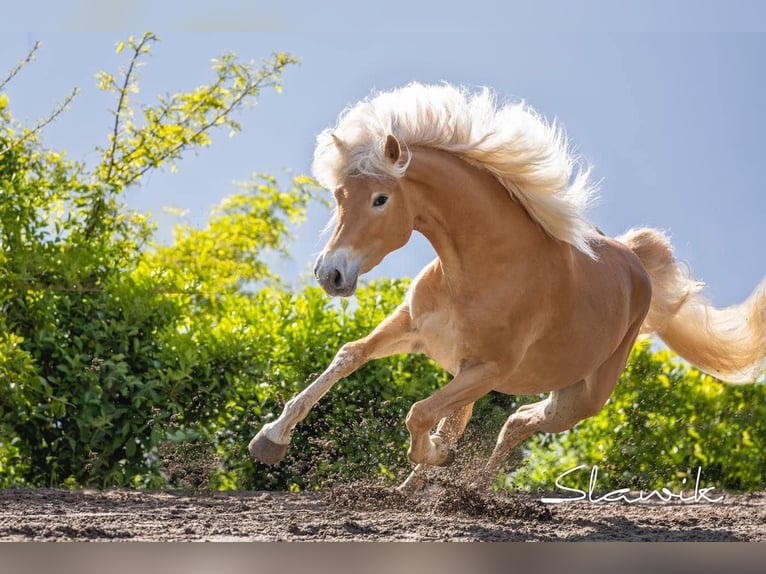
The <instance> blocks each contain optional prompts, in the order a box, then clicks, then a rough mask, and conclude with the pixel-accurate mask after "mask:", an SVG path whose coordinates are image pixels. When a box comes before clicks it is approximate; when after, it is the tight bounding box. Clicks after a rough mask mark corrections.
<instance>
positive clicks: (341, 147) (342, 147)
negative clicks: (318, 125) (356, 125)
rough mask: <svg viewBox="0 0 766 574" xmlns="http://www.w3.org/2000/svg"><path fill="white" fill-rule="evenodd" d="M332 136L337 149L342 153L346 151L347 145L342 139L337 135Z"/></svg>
mask: <svg viewBox="0 0 766 574" xmlns="http://www.w3.org/2000/svg"><path fill="white" fill-rule="evenodd" d="M330 135H332V142H333V143H334V144H335V147H337V148H338V149H339V150H340V151H343V150H345V149H346V144H345V143H343V140H342V139H340V138H339V137H338V136H336V135H335V134H330Z"/></svg>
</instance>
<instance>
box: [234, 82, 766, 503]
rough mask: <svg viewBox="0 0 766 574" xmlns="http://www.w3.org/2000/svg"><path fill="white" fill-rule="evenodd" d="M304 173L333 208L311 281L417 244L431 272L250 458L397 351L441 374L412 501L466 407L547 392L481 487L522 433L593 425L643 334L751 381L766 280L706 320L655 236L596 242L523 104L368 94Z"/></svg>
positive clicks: (427, 93) (556, 133)
mask: <svg viewBox="0 0 766 574" xmlns="http://www.w3.org/2000/svg"><path fill="white" fill-rule="evenodd" d="M312 169H313V173H314V176H315V178H316V179H317V180H318V181H319V183H320V184H321V185H323V186H324V187H326V188H328V189H331V190H333V195H334V198H335V202H336V210H335V213H334V219H333V220H331V224H332V222H333V221H334V228H333V231H332V235H331V236H330V238H329V240H328V241H327V244H326V245H325V247H324V249H323V250H322V252H321V254H320V255H319V257H318V259H317V261H316V266H315V267H314V275H315V276H316V279H317V280H318V282H319V284H320V285H321V286H322V288H323V289H324V290H325V291H326V292H327V293H328V294H329V295H331V296H340V297H349V296H351V295H353V294H354V292H355V289H356V286H357V282H358V278H359V276H360V275H362V274H364V273H366V272H368V271H370V270H371V269H372V268H374V267H375V266H376V265H378V263H380V261H381V260H382V259H383V258H384V257H385V256H386V255H387V254H389V253H391V252H392V251H395V250H397V249H399V248H401V247H402V246H404V245H405V244H406V243H407V242H408V241H409V239H410V236H411V234H412V233H413V231H418V232H420V233H421V234H423V235H424V236H425V237H426V238H427V239H428V241H429V242H430V243H431V245H432V246H433V248H434V250H435V252H436V258H435V259H434V260H433V262H431V263H430V264H429V265H427V266H426V267H425V268H424V269H423V270H422V271H421V272H420V273H419V274H418V275H417V276H416V278H415V279H414V280H413V281H412V283H411V285H410V288H409V290H408V292H407V295H406V297H405V299H404V301H403V302H402V303H401V305H400V306H399V307H398V308H397V309H396V310H395V311H394V312H393V313H391V315H389V316H388V317H387V318H386V319H385V320H384V321H383V322H381V323H380V324H379V325H378V326H377V327H376V328H375V329H374V330H373V331H372V332H371V333H370V334H369V335H368V336H366V337H364V338H362V339H360V340H357V341H353V342H349V343H346V344H344V345H343V346H342V347H341V348H340V350H339V351H338V352H337V354H336V355H335V357H334V359H333V360H332V361H331V363H330V365H329V366H328V367H327V369H326V370H325V371H324V372H323V373H322V374H321V375H320V376H319V377H318V378H316V380H314V381H313V382H312V383H311V384H309V385H308V386H307V387H306V388H305V389H304V390H303V391H302V392H300V393H298V394H297V395H296V396H294V397H293V398H292V399H290V400H289V401H287V403H286V404H285V406H284V409H283V412H282V413H281V415H280V416H279V417H278V418H277V419H275V420H274V421H273V422H269V423H267V424H265V425H264V426H263V427H262V428H261V429H260V431H259V432H258V433H257V434H256V436H255V437H254V438H253V439H252V441H251V442H250V444H249V452H250V454H251V456H252V457H253V459H255V460H256V461H260V462H262V463H265V464H277V463H278V462H279V461H280V460H281V459H282V458H283V457H284V455H285V453H286V451H287V448H288V445H289V443H290V436H291V433H292V431H293V429H294V428H295V426H296V425H297V424H298V423H299V422H300V421H301V420H303V419H304V418H305V417H306V415H307V414H308V413H309V411H310V410H311V408H312V407H313V406H314V405H315V404H316V403H317V402H318V401H319V400H320V399H321V398H322V397H323V396H324V395H325V394H326V393H327V392H328V391H329V390H330V388H331V387H332V386H333V385H334V384H335V383H336V382H338V381H339V380H340V379H342V378H343V377H346V376H348V375H349V374H351V373H352V372H353V371H355V370H356V369H358V368H359V367H360V366H362V365H363V364H364V363H366V362H367V361H370V360H374V359H378V358H382V357H386V356H390V355H394V354H404V353H424V354H425V355H427V356H428V357H429V358H431V359H432V360H433V361H435V362H436V363H437V364H438V365H439V366H440V367H442V368H444V369H445V370H446V371H448V372H449V373H450V374H451V375H452V378H451V380H450V381H449V382H448V383H446V384H445V385H444V386H443V387H441V388H440V389H438V390H437V391H435V392H434V393H433V394H431V395H430V396H428V397H426V398H424V399H423V400H420V401H417V402H415V403H414V404H413V405H412V406H411V408H410V410H409V412H408V414H407V417H406V419H405V424H406V427H407V429H408V431H409V434H410V446H409V450H408V457H409V459H410V460H411V462H412V463H414V465H416V466H415V467H414V470H413V471H412V473H411V474H410V475H409V477H408V478H407V480H405V481H404V483H402V484H401V485H400V487H399V490H400V491H401V492H403V493H405V494H407V495H411V494H413V493H414V492H417V491H418V490H419V489H421V488H422V486H423V482H424V476H425V475H424V473H425V471H426V469H427V468H428V467H429V466H437V467H439V466H449V465H450V464H451V463H452V462H453V460H454V459H455V444H456V442H457V441H458V439H459V438H460V437H461V435H462V434H463V432H464V430H465V428H466V425H467V424H468V421H469V419H470V418H471V415H472V410H473V404H474V402H475V401H477V400H478V399H480V398H482V397H483V396H485V395H487V394H488V393H489V392H491V391H497V392H500V393H507V394H512V395H519V394H521V395H536V394H546V395H547V396H546V398H545V399H543V400H540V401H538V402H535V403H533V404H527V405H524V406H521V407H519V408H518V409H517V410H516V411H515V412H514V413H512V414H510V416H509V418H508V419H507V421H506V422H505V424H504V425H503V427H502V430H501V431H500V434H499V436H498V438H497V442H496V445H495V447H494V450H493V452H492V454H491V455H490V457H489V459H488V461H487V462H486V466H485V467H484V469H483V471H482V472H481V476H482V477H484V480H483V483H484V484H486V483H489V482H491V480H493V479H494V477H495V476H496V475H497V473H498V472H499V470H500V469H501V467H502V464H503V462H504V461H505V459H506V458H507V457H508V455H509V454H510V452H511V450H512V449H514V448H515V447H516V446H517V445H519V444H520V443H521V442H522V441H524V440H525V439H527V438H528V437H530V436H531V435H532V434H533V433H536V432H547V433H557V432H562V431H565V430H567V429H570V428H571V427H572V426H573V425H575V424H576V423H577V422H579V421H581V420H583V419H585V418H587V417H590V416H592V415H594V414H595V413H597V412H598V411H599V410H600V409H601V408H602V407H603V406H604V404H605V403H606V401H607V399H608V398H609V396H610V395H611V393H612V391H613V389H614V387H615V385H616V384H617V381H618V379H619V376H620V374H621V372H622V371H623V370H624V368H625V366H626V362H627V359H628V356H629V353H630V351H631V348H632V347H633V345H634V342H635V341H636V340H637V338H638V337H644V336H649V335H656V336H658V337H659V338H660V339H661V340H662V341H663V342H664V343H665V344H666V345H667V346H668V347H669V348H670V349H672V350H673V351H675V352H676V353H677V354H679V355H680V356H681V357H682V358H684V359H685V360H686V361H688V362H689V363H691V364H692V365H694V366H695V367H697V368H699V369H700V370H702V371H704V372H706V373H708V374H710V375H712V376H714V377H717V378H718V379H721V380H723V381H727V382H730V383H735V384H740V383H749V382H755V381H756V380H758V379H759V378H761V377H762V375H763V372H764V367H766V280H764V281H762V282H761V284H760V285H759V287H758V288H757V289H756V290H755V291H754V292H753V294H752V295H751V296H750V297H749V298H748V299H747V300H746V301H745V302H744V303H741V304H739V305H735V306H732V307H728V308H724V309H717V308H714V307H713V306H712V305H711V304H710V303H708V302H707V301H706V299H704V298H703V296H702V295H701V294H700V291H701V289H702V287H703V284H702V283H701V282H699V281H696V280H694V279H693V277H692V276H691V274H690V273H689V272H688V270H687V268H686V267H685V266H684V265H682V264H681V263H679V262H677V261H676V259H675V258H674V255H673V251H672V246H671V244H670V242H669V239H668V237H667V236H666V234H665V233H663V232H662V231H659V230H656V229H650V228H640V229H635V228H634V229H631V230H629V231H627V232H626V233H625V234H623V235H621V236H619V237H616V238H610V237H607V236H606V235H604V234H603V233H601V232H600V231H599V230H598V229H597V228H596V227H595V226H594V225H593V224H592V223H590V222H589V221H588V219H587V217H586V210H587V208H588V205H589V204H590V203H591V201H592V199H593V198H594V196H595V194H596V192H597V189H596V186H595V185H593V184H592V183H591V179H590V168H589V167H588V166H587V165H584V162H582V161H581V160H579V159H578V158H577V157H575V156H574V155H573V153H572V152H571V150H570V146H569V144H568V141H567V138H566V136H565V134H564V132H563V130H562V129H561V128H560V127H558V126H557V125H556V124H555V122H554V123H549V122H547V121H546V120H545V119H544V118H543V117H542V116H540V115H539V114H538V113H536V112H535V111H534V110H533V109H532V108H531V107H530V106H529V105H527V104H526V103H525V102H506V103H502V104H501V103H498V99H497V96H496V95H495V93H494V92H493V91H491V90H490V89H488V88H482V89H479V90H470V89H467V88H465V87H460V86H454V85H450V84H439V85H423V84H420V83H412V84H409V85H406V86H404V87H401V88H398V89H394V90H391V91H388V92H378V93H376V94H373V95H371V96H370V97H368V98H367V99H365V100H362V101H360V102H358V103H357V104H355V105H353V106H351V107H349V108H347V109H346V110H344V111H343V112H342V113H341V115H340V116H339V119H338V122H337V125H336V126H335V127H334V128H329V129H326V130H324V131H323V132H321V133H320V134H319V136H318V137H317V145H316V149H315V152H314V161H313V164H312ZM434 427H435V430H434ZM432 431H433V432H432Z"/></svg>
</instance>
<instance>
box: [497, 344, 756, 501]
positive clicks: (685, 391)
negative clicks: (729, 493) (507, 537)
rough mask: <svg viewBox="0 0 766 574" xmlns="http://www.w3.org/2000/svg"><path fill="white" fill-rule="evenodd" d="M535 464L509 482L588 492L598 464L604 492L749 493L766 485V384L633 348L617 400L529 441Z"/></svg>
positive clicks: (531, 462)
mask: <svg viewBox="0 0 766 574" xmlns="http://www.w3.org/2000/svg"><path fill="white" fill-rule="evenodd" d="M526 446H527V448H528V451H529V452H528V453H527V455H526V465H525V466H524V467H523V468H521V469H520V470H519V471H517V472H516V473H514V474H513V475H512V476H511V478H510V483H511V484H512V485H513V486H514V487H522V488H526V489H542V490H552V489H554V488H555V479H556V477H558V476H559V475H560V474H561V473H563V472H565V471H566V470H569V469H572V468H574V467H576V466H578V465H586V468H585V469H583V470H582V471H578V472H576V473H572V474H571V475H569V476H567V477H566V479H564V480H563V481H562V484H564V485H566V486H569V487H571V488H578V489H581V490H585V491H587V489H588V482H589V478H590V469H591V467H592V466H594V465H597V466H598V482H597V487H596V488H597V489H599V490H614V489H618V488H623V487H627V488H631V489H633V490H636V491H638V490H642V489H643V490H645V491H648V490H653V489H658V488H662V487H665V486H666V487H668V488H672V489H675V491H676V492H677V491H678V490H680V489H686V490H687V491H688V490H689V489H690V488H691V489H693V488H694V483H695V480H696V476H697V469H698V468H699V469H700V472H701V481H700V483H701V485H702V486H705V485H712V486H715V487H716V488H717V489H728V490H733V491H748V490H759V489H763V488H764V485H765V484H766V455H764V453H766V385H741V386H734V385H728V384H726V383H722V382H720V381H717V380H716V379H713V378H712V377H709V376H707V375H705V374H702V373H700V372H699V371H697V370H696V369H693V368H688V367H686V366H684V365H683V364H682V363H680V362H679V361H678V360H677V359H675V358H674V356H673V355H672V354H671V353H670V352H668V351H664V350H663V351H657V352H652V351H651V349H650V348H649V346H648V344H647V343H641V344H639V345H637V346H636V347H635V348H634V349H633V353H632V354H631V356H630V359H629V362H628V366H627V368H626V370H625V372H624V373H623V375H622V378H621V379H620V382H619V384H618V385H617V388H616V389H615V391H614V393H613V395H612V397H611V398H610V399H609V402H608V403H607V405H606V406H605V407H604V409H603V410H602V411H601V412H599V413H598V414H597V415H595V416H593V417H591V418H590V419H587V420H585V421H582V422H580V423H578V424H577V425H576V426H575V427H574V428H573V429H572V430H570V431H567V432H565V433H561V434H558V435H539V436H537V437H535V438H533V439H531V441H530V443H529V444H527V445H526Z"/></svg>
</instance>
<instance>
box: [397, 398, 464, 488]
mask: <svg viewBox="0 0 766 574" xmlns="http://www.w3.org/2000/svg"><path fill="white" fill-rule="evenodd" d="M472 414H473V403H470V404H468V405H465V406H464V407H461V408H459V409H457V410H456V411H455V412H453V413H452V414H451V415H449V416H446V417H444V418H443V419H442V420H441V421H439V424H438V425H437V426H436V433H435V436H439V437H441V438H443V439H444V440H446V441H447V444H449V445H450V448H453V449H454V448H455V445H456V444H457V441H458V440H460V437H461V436H463V433H464V432H465V427H466V426H467V425H468V421H469V420H470V419H471V415H472ZM428 468H429V465H427V464H423V463H421V464H418V465H417V466H415V468H414V469H413V470H412V472H411V473H410V475H409V476H408V477H407V479H406V480H405V481H404V482H403V483H402V484H400V485H399V486H398V487H397V490H398V491H399V492H401V493H402V494H404V495H405V496H412V495H413V494H415V493H416V492H417V491H418V490H420V489H421V488H423V485H424V484H425V479H426V471H427V470H428Z"/></svg>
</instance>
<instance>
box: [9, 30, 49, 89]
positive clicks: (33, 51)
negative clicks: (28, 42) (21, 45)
mask: <svg viewBox="0 0 766 574" xmlns="http://www.w3.org/2000/svg"><path fill="white" fill-rule="evenodd" d="M41 46H42V43H41V42H40V41H39V40H38V41H37V42H35V45H34V46H32V47H31V48H30V49H29V52H27V56H26V58H24V59H23V60H21V61H20V62H19V63H18V64H16V66H14V68H13V69H12V70H11V71H10V72H8V75H7V76H6V77H5V79H4V80H3V81H2V82H0V91H2V90H3V88H5V86H6V85H7V84H8V82H10V81H11V80H12V79H13V78H14V77H15V76H16V74H18V73H19V72H20V71H21V70H22V69H24V68H25V67H26V66H27V64H29V63H30V62H31V61H32V60H34V59H35V54H36V53H37V51H38V50H39V49H40V47H41Z"/></svg>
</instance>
